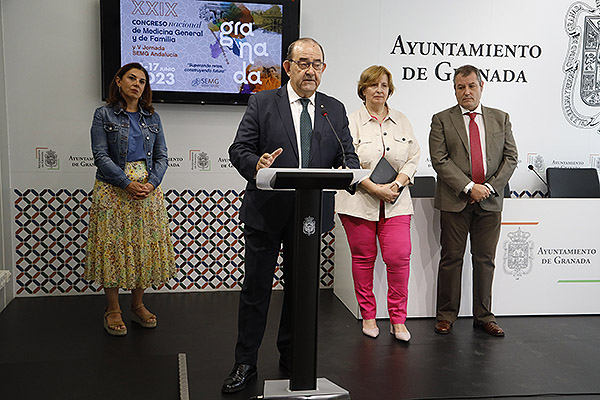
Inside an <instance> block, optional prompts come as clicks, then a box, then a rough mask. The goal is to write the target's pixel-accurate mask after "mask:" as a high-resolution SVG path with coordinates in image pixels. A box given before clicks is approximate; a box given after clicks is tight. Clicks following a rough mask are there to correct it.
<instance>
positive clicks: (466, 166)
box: [429, 65, 517, 336]
mask: <svg viewBox="0 0 600 400" xmlns="http://www.w3.org/2000/svg"><path fill="white" fill-rule="evenodd" d="M482 91H483V81H482V80H481V73H480V72H479V70H478V69H477V68H476V67H474V66H472V65H464V66H462V67H460V68H458V69H457V70H456V72H455V73H454V94H455V96H456V100H457V101H458V104H457V105H455V106H454V107H451V108H449V109H447V110H445V111H442V112H439V113H437V114H435V115H434V116H433V119H432V121H431V132H430V134H429V152H430V154H431V164H432V165H433V168H434V169H435V171H436V172H437V178H438V179H437V188H436V192H435V208H437V209H439V210H440V215H441V227H442V235H441V245H442V249H441V257H440V265H439V271H438V290H437V310H436V324H435V332H436V333H440V334H447V333H450V330H451V329H452V323H453V322H454V321H455V320H456V318H457V317H458V310H459V307H460V296H461V294H460V289H461V276H462V266H463V257H464V254H465V248H466V243H467V236H468V235H470V237H471V254H472V261H473V325H474V327H476V328H480V329H482V330H483V331H485V332H486V333H488V334H490V335H492V336H504V331H503V330H502V328H500V326H498V324H497V323H496V318H495V316H494V314H493V313H492V310H491V308H492V281H493V278H494V268H495V265H494V259H495V257H496V247H497V245H498V238H499V236H500V221H501V211H502V200H503V192H504V187H505V186H506V184H507V183H508V180H509V179H510V177H511V175H512V174H513V172H514V170H515V168H516V166H517V146H516V144H515V140H514V138H513V134H512V129H511V123H510V118H509V116H508V114H507V113H505V112H504V111H500V110H498V109H495V108H489V107H484V106H482V105H481V103H480V100H481V93H482Z"/></svg>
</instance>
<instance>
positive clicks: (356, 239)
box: [340, 213, 411, 324]
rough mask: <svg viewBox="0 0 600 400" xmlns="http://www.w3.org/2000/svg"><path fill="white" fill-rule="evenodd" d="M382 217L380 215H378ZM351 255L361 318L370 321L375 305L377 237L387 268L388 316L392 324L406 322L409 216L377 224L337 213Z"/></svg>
mask: <svg viewBox="0 0 600 400" xmlns="http://www.w3.org/2000/svg"><path fill="white" fill-rule="evenodd" d="M382 214H383V213H382ZM340 220H341V221H342V225H344V229H345V230H346V235H347V236H348V244H349V245H350V252H351V254H352V277H353V279H354V290H355V292H356V299H357V300H358V305H359V307H360V312H361V315H362V317H363V319H374V318H375V316H376V314H377V305H376V303H375V296H374V295H373V269H374V266H375V259H376V258H377V242H376V240H377V238H379V246H380V248H381V257H382V258H383V262H384V263H385V265H386V268H387V282H388V296H387V300H388V313H389V315H390V322H391V323H392V324H403V323H405V321H406V305H407V301H408V276H409V271H410V252H411V242H410V215H400V216H397V217H392V218H384V217H383V216H381V217H380V219H379V221H367V220H365V219H362V218H358V217H352V216H350V215H344V214H340Z"/></svg>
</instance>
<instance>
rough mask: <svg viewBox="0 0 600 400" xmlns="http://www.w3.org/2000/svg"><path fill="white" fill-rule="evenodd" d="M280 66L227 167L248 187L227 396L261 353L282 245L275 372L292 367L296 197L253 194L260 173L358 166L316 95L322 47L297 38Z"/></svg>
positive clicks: (327, 211) (338, 110)
mask: <svg viewBox="0 0 600 400" xmlns="http://www.w3.org/2000/svg"><path fill="white" fill-rule="evenodd" d="M283 67H284V69H285V72H286V73H287V75H288V76H289V78H290V79H289V82H288V84H287V85H284V86H282V87H281V88H279V89H275V90H269V91H264V92H259V93H257V94H255V95H253V96H251V97H250V100H249V102H248V108H247V110H246V113H245V114H244V116H243V117H242V121H241V122H240V125H239V127H238V131H237V134H236V136H235V139H234V141H233V143H232V145H231V146H230V147H229V156H230V159H231V162H232V163H233V165H234V166H235V168H236V169H237V170H238V172H239V173H240V175H242V176H243V177H244V178H245V179H246V180H247V181H248V184H247V185H246V192H245V194H244V200H243V204H242V208H241V210H240V219H241V221H242V222H243V223H244V240H245V276H244V283H243V286H242V291H241V294H240V305H239V315H238V339H237V344H236V347H235V365H234V367H233V369H232V371H231V373H230V374H229V376H228V377H227V379H225V382H224V383H223V388H222V391H223V392H224V393H234V392H238V391H240V390H243V389H244V388H245V387H246V384H247V382H248V380H249V379H250V378H252V377H253V376H255V375H256V371H257V370H256V363H257V358H258V349H259V347H260V344H261V341H262V338H263V335H264V331H265V325H266V321H267V312H268V308H269V301H270V298H271V287H272V283H273V275H274V272H275V265H276V263H277V257H278V255H279V250H280V248H281V244H282V243H283V279H284V282H285V287H284V301H283V310H282V313H281V320H280V324H279V334H278V338H277V348H278V349H279V353H280V358H279V364H280V366H281V367H282V368H283V369H286V370H287V371H288V372H289V367H290V365H291V360H290V353H291V348H290V346H291V330H290V323H291V318H290V310H289V308H290V301H291V299H290V296H291V290H289V289H290V287H291V285H292V282H291V277H292V271H291V268H292V262H293V259H294V254H293V233H294V232H293V228H294V202H295V194H294V192H292V191H290V192H277V191H261V190H258V189H257V187H256V173H257V171H258V170H259V169H261V168H268V167H273V168H299V167H300V168H332V167H333V168H338V167H341V166H343V165H342V164H343V159H344V154H345V159H346V165H345V166H346V167H347V168H360V165H359V162H358V157H357V155H356V153H355V152H354V147H353V145H352V138H351V136H350V131H349V130H348V119H347V116H346V110H345V108H344V106H343V104H342V103H340V102H339V101H338V100H336V99H334V98H332V97H329V96H327V95H325V94H323V93H319V92H317V88H318V87H319V84H320V81H321V75H322V74H323V72H324V71H325V67H326V65H325V62H324V53H323V49H322V47H321V45H320V44H319V43H317V42H316V41H315V40H313V39H310V38H302V39H298V40H297V41H295V42H294V43H292V44H291V45H290V47H289V48H288V53H287V56H286V60H285V61H284V62H283ZM326 118H329V121H330V122H331V125H330V123H329V122H328V121H327V120H326ZM331 126H333V128H334V129H332V127H331ZM336 134H337V135H338V136H339V140H340V141H341V145H340V143H339V142H338V139H337V138H336ZM342 147H343V150H342ZM321 228H322V231H323V232H326V231H328V230H330V229H332V228H333V193H324V194H323V212H322V226H321Z"/></svg>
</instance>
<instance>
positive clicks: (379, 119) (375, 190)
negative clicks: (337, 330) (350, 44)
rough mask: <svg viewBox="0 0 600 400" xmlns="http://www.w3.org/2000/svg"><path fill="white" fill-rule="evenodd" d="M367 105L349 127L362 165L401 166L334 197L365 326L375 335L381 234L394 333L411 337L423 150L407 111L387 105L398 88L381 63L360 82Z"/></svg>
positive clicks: (363, 75)
mask: <svg viewBox="0 0 600 400" xmlns="http://www.w3.org/2000/svg"><path fill="white" fill-rule="evenodd" d="M357 91H358V96H359V97H360V98H361V99H362V100H363V102H364V104H363V106H362V107H361V108H359V109H358V110H357V111H355V112H354V113H353V114H351V115H350V132H351V133H352V138H353V141H354V147H355V149H356V153H357V154H358V157H359V160H360V165H361V167H362V168H365V169H374V168H375V166H376V165H377V163H378V162H379V161H380V159H381V158H382V157H385V159H386V160H387V161H388V162H389V163H390V164H391V166H392V167H393V168H394V169H395V170H396V171H397V176H396V177H395V179H394V180H393V181H392V182H391V183H386V184H376V183H374V182H373V181H372V180H371V179H370V178H367V179H365V180H364V181H362V182H361V183H360V185H359V186H358V189H357V191H356V194H355V195H354V196H350V195H349V194H348V193H346V192H345V191H340V192H338V194H337V196H336V211H337V213H338V214H339V216H340V220H341V221H342V224H343V225H344V229H345V230H346V235H347V236H348V243H349V245H350V252H351V253H352V277H353V279H354V289H355V292H356V298H357V300H358V304H359V307H360V311H361V315H362V317H363V327H362V331H363V333H364V334H365V335H367V336H371V337H377V336H378V335H379V328H378V327H377V324H376V321H375V316H376V314H377V305H376V304H375V296H374V295H373V268H374V265H375V259H376V258H377V242H376V241H377V239H379V245H380V247H381V256H382V258H383V261H384V262H385V264H386V268H387V281H388V313H389V316H390V333H392V334H393V335H394V336H395V337H396V339H398V340H402V341H408V340H410V332H409V331H408V329H407V328H406V326H405V322H406V306H407V299H408V276H409V269H410V252H411V241H410V218H411V215H412V214H413V205H412V200H411V198H410V190H409V189H408V186H409V185H411V184H412V179H413V176H414V175H415V172H416V169H417V166H418V164H419V157H420V155H421V150H420V148H419V144H418V143H417V140H416V138H415V136H414V134H413V129H412V126H411V124H410V122H409V121H408V119H407V118H406V116H405V115H404V114H402V113H401V112H399V111H396V110H394V109H391V108H389V107H388V105H387V99H388V98H389V96H391V95H392V93H393V92H394V84H393V82H392V74H391V73H390V71H389V70H388V69H387V68H385V67H383V66H376V65H373V66H371V67H369V68H367V69H366V70H364V71H363V72H362V74H361V76H360V80H359V82H358V90H357Z"/></svg>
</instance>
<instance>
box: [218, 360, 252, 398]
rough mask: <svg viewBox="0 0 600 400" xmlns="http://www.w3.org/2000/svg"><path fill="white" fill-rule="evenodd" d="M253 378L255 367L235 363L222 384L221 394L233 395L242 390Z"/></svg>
mask: <svg viewBox="0 0 600 400" xmlns="http://www.w3.org/2000/svg"><path fill="white" fill-rule="evenodd" d="M254 376H256V365H250V364H238V363H236V364H235V365H234V366H233V369H232V370H231V372H230V373H229V376H228V377H227V379H225V382H223V387H222V388H221V391H222V392H223V393H235V392H239V391H241V390H244V389H246V384H247V383H248V381H249V380H250V379H251V378H252V377H254Z"/></svg>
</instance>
